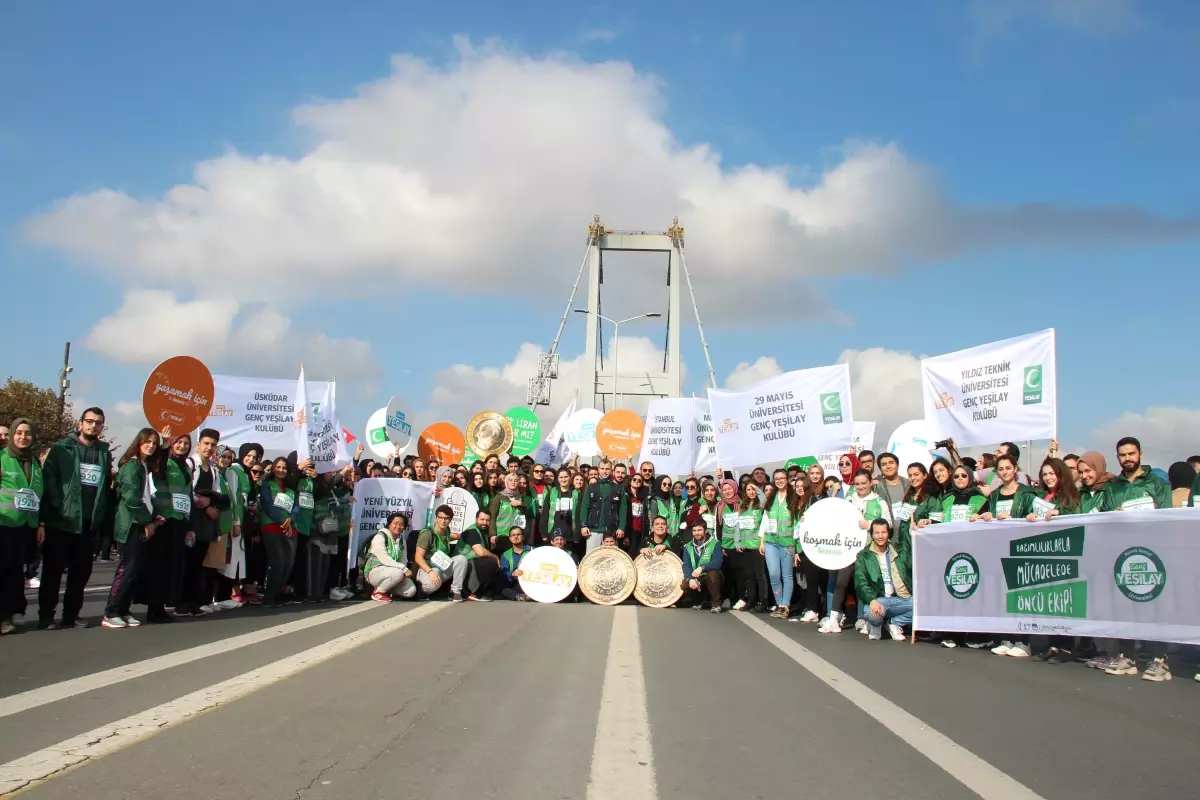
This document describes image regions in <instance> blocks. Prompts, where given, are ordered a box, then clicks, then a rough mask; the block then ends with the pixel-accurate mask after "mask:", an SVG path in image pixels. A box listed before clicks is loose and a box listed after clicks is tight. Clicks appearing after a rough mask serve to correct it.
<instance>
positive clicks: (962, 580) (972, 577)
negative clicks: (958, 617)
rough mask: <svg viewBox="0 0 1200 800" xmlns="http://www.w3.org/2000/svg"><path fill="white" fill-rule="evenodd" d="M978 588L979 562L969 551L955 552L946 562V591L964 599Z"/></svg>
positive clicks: (956, 597) (959, 598)
mask: <svg viewBox="0 0 1200 800" xmlns="http://www.w3.org/2000/svg"><path fill="white" fill-rule="evenodd" d="M978 588H979V562H977V561H976V560H975V558H974V557H973V556H971V554H970V553H955V554H954V555H952V556H950V560H949V561H947V562H946V591H948V592H950V595H951V596H952V597H954V599H955V600H966V599H967V598H968V597H970V596H971V595H973V594H975V590H976V589H978Z"/></svg>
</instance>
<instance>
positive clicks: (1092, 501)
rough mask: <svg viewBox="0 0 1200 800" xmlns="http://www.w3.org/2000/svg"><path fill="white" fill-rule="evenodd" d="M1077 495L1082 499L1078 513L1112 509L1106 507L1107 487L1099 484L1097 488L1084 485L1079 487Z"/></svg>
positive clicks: (1107, 498)
mask: <svg viewBox="0 0 1200 800" xmlns="http://www.w3.org/2000/svg"><path fill="white" fill-rule="evenodd" d="M1079 497H1080V499H1081V500H1083V505H1082V506H1081V507H1080V509H1079V513H1080V514H1091V513H1093V512H1100V511H1112V509H1111V508H1109V507H1108V500H1109V497H1108V487H1107V486H1101V487H1100V488H1099V489H1089V488H1087V487H1086V486H1080V487H1079Z"/></svg>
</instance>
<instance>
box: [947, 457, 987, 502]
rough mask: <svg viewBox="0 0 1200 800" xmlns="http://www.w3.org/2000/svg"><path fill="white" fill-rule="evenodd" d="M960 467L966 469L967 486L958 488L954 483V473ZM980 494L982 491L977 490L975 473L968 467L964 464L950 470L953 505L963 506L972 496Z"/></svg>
mask: <svg viewBox="0 0 1200 800" xmlns="http://www.w3.org/2000/svg"><path fill="white" fill-rule="evenodd" d="M960 469H965V470H967V488H965V489H959V488H958V486H957V485H956V484H955V483H954V473H955V471H956V470H960ZM982 495H983V492H981V491H979V488H978V487H977V486H976V485H975V473H974V472H973V471H972V470H970V469H968V468H967V466H966V465H965V464H963V465H960V466H957V467H955V468H954V469H952V470H950V496H951V497H953V498H954V500H953V501H952V503H953V505H956V506H965V505H966V504H967V503H968V502H970V500H971V498H972V497H980V496H982Z"/></svg>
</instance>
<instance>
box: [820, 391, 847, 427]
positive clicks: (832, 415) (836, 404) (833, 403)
mask: <svg viewBox="0 0 1200 800" xmlns="http://www.w3.org/2000/svg"><path fill="white" fill-rule="evenodd" d="M841 421H842V393H841V392H830V393H829V394H823V395H821V422H822V423H824V424H825V425H835V424H837V423H839V422H841Z"/></svg>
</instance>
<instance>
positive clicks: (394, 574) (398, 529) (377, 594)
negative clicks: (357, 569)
mask: <svg viewBox="0 0 1200 800" xmlns="http://www.w3.org/2000/svg"><path fill="white" fill-rule="evenodd" d="M407 527H408V517H406V516H404V514H402V513H400V512H399V511H397V512H394V513H392V514H389V515H388V518H387V522H386V523H384V525H382V526H381V527H380V528H379V531H378V532H377V533H376V534H375V535H374V536H372V537H371V549H370V551H369V553H368V555H367V561H366V564H365V565H364V566H363V575H364V576H365V577H366V581H367V583H369V584H370V585H371V587H372V588H373V591H372V592H371V599H372V600H374V601H375V602H377V603H390V602H392V595H394V594H398V595H400V596H401V597H403V598H404V599H405V600H411V599H413V598H414V597H416V596H417V585H416V584H415V583H413V580H412V570H410V569H409V568H408V553H406V552H405V547H404V530H405V528H407Z"/></svg>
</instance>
